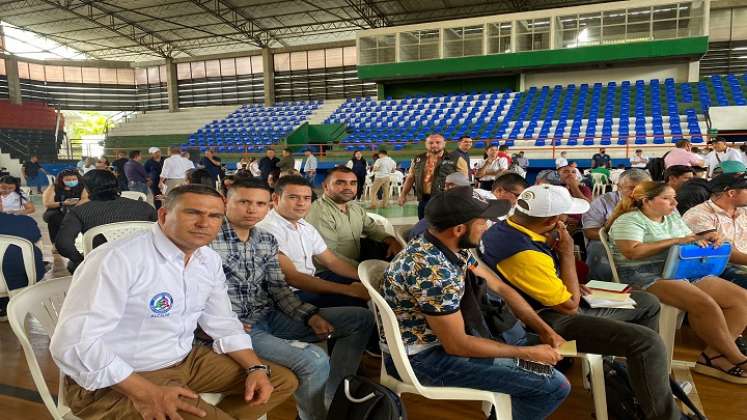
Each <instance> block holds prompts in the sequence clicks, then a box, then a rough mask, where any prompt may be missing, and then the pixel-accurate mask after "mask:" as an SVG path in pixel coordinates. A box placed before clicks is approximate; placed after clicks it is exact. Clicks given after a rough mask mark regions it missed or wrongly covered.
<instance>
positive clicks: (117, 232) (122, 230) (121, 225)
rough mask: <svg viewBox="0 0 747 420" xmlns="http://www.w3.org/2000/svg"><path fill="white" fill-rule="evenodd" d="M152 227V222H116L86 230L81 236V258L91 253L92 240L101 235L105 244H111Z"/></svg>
mask: <svg viewBox="0 0 747 420" xmlns="http://www.w3.org/2000/svg"><path fill="white" fill-rule="evenodd" d="M152 226H153V222H118V223H109V224H106V225H101V226H96V227H95V228H91V229H88V230H87V231H86V233H84V234H83V256H86V255H88V254H89V253H90V252H91V251H93V248H94V247H93V239H94V238H95V237H96V236H98V235H102V236H103V237H104V239H106V241H107V242H111V241H115V240H117V239H121V238H123V237H125V236H128V235H131V234H133V233H137V232H141V231H144V230H148V229H150V228H151V227H152Z"/></svg>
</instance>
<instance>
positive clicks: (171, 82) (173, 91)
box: [166, 58, 179, 112]
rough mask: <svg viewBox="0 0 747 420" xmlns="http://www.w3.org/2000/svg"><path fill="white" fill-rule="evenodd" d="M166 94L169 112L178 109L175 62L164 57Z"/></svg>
mask: <svg viewBox="0 0 747 420" xmlns="http://www.w3.org/2000/svg"><path fill="white" fill-rule="evenodd" d="M166 94H167V96H168V98H169V112H177V111H179V85H178V83H177V81H176V64H175V63H174V61H173V60H172V59H171V58H167V59H166Z"/></svg>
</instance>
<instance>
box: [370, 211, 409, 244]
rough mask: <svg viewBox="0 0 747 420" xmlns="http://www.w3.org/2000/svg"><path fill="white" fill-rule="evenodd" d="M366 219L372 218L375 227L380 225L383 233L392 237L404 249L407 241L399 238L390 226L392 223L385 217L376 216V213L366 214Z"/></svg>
mask: <svg viewBox="0 0 747 420" xmlns="http://www.w3.org/2000/svg"><path fill="white" fill-rule="evenodd" d="M367 214H368V217H370V218H372V219H373V220H374V222H376V224H377V225H381V226H383V227H384V232H386V233H387V234H389V235H392V236H393V237H394V238H395V239H396V240H397V241H398V242H399V244H400V245H402V247H405V246H406V245H407V241H405V240H404V239H403V238H402V236H400V235H399V234H398V233H397V231H396V230H395V229H394V226H393V225H392V222H390V221H389V219H387V218H386V217H384V216H382V215H380V214H376V213H367Z"/></svg>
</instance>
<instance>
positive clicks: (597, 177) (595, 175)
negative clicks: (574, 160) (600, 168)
mask: <svg viewBox="0 0 747 420" xmlns="http://www.w3.org/2000/svg"><path fill="white" fill-rule="evenodd" d="M591 180H592V183H593V184H594V185H596V184H602V185H606V184H608V183H609V180H608V179H607V175H605V174H603V173H599V172H592V173H591Z"/></svg>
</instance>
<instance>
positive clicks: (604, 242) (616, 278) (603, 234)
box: [599, 227, 620, 283]
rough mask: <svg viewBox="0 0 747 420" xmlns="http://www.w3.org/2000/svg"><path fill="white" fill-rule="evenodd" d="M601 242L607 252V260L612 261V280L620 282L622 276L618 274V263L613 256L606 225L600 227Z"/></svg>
mask: <svg viewBox="0 0 747 420" xmlns="http://www.w3.org/2000/svg"><path fill="white" fill-rule="evenodd" d="M599 242H601V243H602V246H603V247H604V252H606V253H607V260H609V262H610V271H612V281H614V282H615V283H620V276H618V275H617V265H615V259H614V258H613V256H612V248H610V237H609V235H607V229H606V228H604V227H601V228H599Z"/></svg>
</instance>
